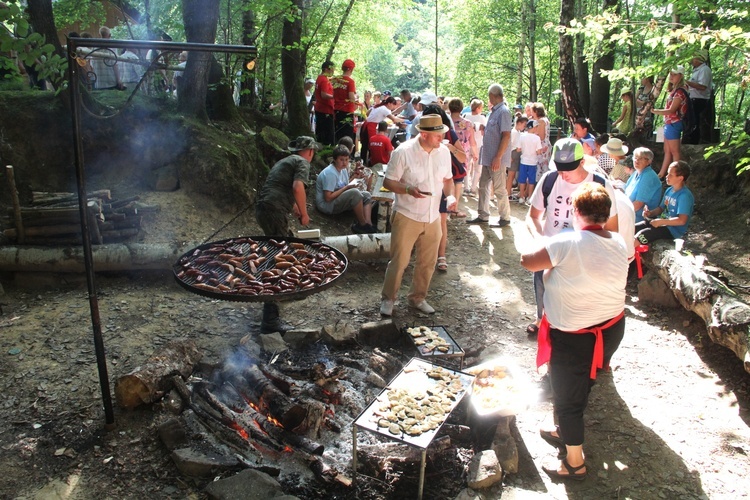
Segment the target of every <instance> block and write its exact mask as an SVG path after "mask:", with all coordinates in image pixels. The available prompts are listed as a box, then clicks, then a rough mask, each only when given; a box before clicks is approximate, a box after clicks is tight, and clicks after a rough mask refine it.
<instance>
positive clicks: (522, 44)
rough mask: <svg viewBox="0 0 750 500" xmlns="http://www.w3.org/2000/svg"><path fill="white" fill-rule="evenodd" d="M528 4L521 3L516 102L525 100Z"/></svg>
mask: <svg viewBox="0 0 750 500" xmlns="http://www.w3.org/2000/svg"><path fill="white" fill-rule="evenodd" d="M528 10H529V8H528V2H526V1H523V0H522V1H521V35H520V36H519V37H518V72H517V75H516V102H517V103H519V104H520V103H521V101H522V100H523V97H522V96H523V69H524V62H526V44H527V43H528V32H527V30H526V26H527V23H528V17H529V15H528Z"/></svg>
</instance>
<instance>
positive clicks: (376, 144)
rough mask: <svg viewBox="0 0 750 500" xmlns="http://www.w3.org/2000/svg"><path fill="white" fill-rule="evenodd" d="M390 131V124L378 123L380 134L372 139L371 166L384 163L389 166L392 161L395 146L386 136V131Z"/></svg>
mask: <svg viewBox="0 0 750 500" xmlns="http://www.w3.org/2000/svg"><path fill="white" fill-rule="evenodd" d="M386 130H388V122H386V121H382V122H380V123H378V133H377V134H375V135H373V136H372V137H370V145H369V146H370V158H369V162H370V166H372V165H377V164H378V163H382V164H383V165H387V164H388V162H389V161H391V152H392V151H393V144H391V140H390V139H389V138H388V136H387V135H385V131H386Z"/></svg>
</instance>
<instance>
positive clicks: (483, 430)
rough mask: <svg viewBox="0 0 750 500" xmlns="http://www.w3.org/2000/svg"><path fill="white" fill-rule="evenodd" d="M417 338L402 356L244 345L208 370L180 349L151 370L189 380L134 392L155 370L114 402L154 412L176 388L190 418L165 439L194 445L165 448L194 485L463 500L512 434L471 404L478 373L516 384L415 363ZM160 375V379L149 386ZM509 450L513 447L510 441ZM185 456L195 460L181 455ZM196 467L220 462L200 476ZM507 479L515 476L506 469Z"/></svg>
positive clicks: (405, 344)
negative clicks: (135, 403)
mask: <svg viewBox="0 0 750 500" xmlns="http://www.w3.org/2000/svg"><path fill="white" fill-rule="evenodd" d="M413 338H414V337H412V338H409V337H408V336H407V335H401V337H400V339H401V341H402V345H401V346H399V347H400V349H387V348H366V347H361V346H357V347H351V346H350V347H343V348H342V347H333V346H327V345H325V344H324V343H322V342H321V341H317V342H313V343H311V344H309V345H307V346H305V347H303V348H298V349H294V350H288V351H285V352H282V353H280V354H276V355H274V356H270V355H269V356H262V355H252V354H250V353H251V352H254V349H252V348H247V347H248V346H247V345H245V346H239V347H238V348H237V349H236V350H235V351H234V352H233V353H231V355H229V356H227V357H226V359H224V360H223V361H222V362H221V363H220V364H218V365H207V364H201V363H200V362H199V361H198V359H199V357H200V356H199V354H198V353H197V351H195V350H194V346H192V347H189V346H188V347H186V346H184V345H183V346H181V347H175V346H170V347H168V348H167V350H168V351H169V350H171V352H170V353H168V354H164V353H160V354H158V355H156V356H154V358H152V359H155V360H160V363H165V360H167V359H170V358H172V360H173V361H175V358H181V359H182V361H184V362H185V363H186V364H188V365H190V366H191V368H190V369H182V370H179V369H177V366H176V365H175V364H174V363H172V364H170V366H168V367H166V368H164V370H163V373H164V374H165V375H164V377H163V378H164V379H165V380H167V381H168V384H166V385H164V384H162V385H160V384H159V383H143V382H142V381H141V382H138V383H136V382H135V381H134V378H139V376H138V375H139V374H140V375H142V374H143V372H148V371H149V370H148V369H147V368H145V367H144V368H141V369H137V370H135V371H134V372H133V373H131V374H128V375H126V376H125V377H122V378H121V379H120V381H119V382H118V384H117V387H116V395H117V396H118V403H120V404H122V405H124V404H126V401H127V399H126V397H125V394H126V393H128V392H132V393H137V394H139V397H140V399H141V400H142V401H149V400H151V401H155V400H157V399H158V397H160V396H161V395H163V394H164V393H165V392H166V391H167V390H168V386H172V387H173V388H174V389H175V390H176V392H177V393H178V394H179V397H178V398H177V399H179V400H181V401H182V402H183V403H184V406H183V408H182V412H181V414H180V416H179V418H178V419H173V420H172V421H170V423H169V425H168V426H167V427H170V430H168V431H165V430H164V429H162V432H161V434H162V438H163V440H164V437H165V435H168V436H171V435H174V434H180V435H186V436H190V437H191V439H185V440H182V441H180V442H178V443H167V444H168V446H170V447H172V448H175V450H174V452H173V458H174V459H175V462H176V463H177V465H178V467H179V468H180V469H181V470H183V472H185V473H186V474H189V475H201V474H202V475H204V477H212V478H215V477H217V476H227V475H231V474H233V473H235V472H236V471H238V470H240V469H243V468H252V469H257V470H261V471H263V472H266V473H270V474H271V475H272V476H279V478H280V481H282V482H283V481H284V479H285V478H290V477H294V478H297V479H296V480H295V481H292V480H291V479H289V482H290V484H292V483H294V484H295V487H294V493H295V494H297V495H298V496H299V495H302V496H304V497H306V498H325V497H329V496H330V493H331V492H332V491H336V492H338V493H340V494H341V495H347V496H352V495H354V496H357V497H358V498H382V496H383V495H394V494H395V495H400V494H403V495H406V496H408V497H414V496H416V495H417V493H418V492H419V493H422V485H423V484H424V485H426V486H425V490H424V495H425V496H426V497H427V498H430V497H436V496H438V497H440V496H445V494H446V493H447V492H453V496H455V495H456V494H458V493H459V491H460V488H462V487H463V485H465V484H466V473H467V469H468V468H469V462H470V460H471V458H472V457H473V456H474V455H475V453H476V452H478V451H481V450H484V449H489V448H490V447H492V444H493V442H494V441H497V437H496V436H495V428H498V429H499V430H500V431H501V432H504V433H507V434H508V436H509V432H510V430H509V428H508V426H509V423H510V420H508V421H507V422H505V423H504V424H503V425H502V426H498V423H500V422H501V420H502V419H503V417H501V416H498V415H496V414H491V415H489V416H486V415H480V414H479V413H478V412H477V411H476V410H475V409H474V408H473V406H472V405H471V404H470V402H469V401H470V398H469V397H464V396H467V395H468V394H469V392H470V390H471V387H472V385H473V384H474V383H475V376H474V375H476V374H477V373H481V375H482V376H483V377H484V378H483V379H482V381H481V384H482V387H483V390H485V391H486V390H487V386H488V384H491V383H492V381H491V380H489V379H488V378H487V377H491V376H492V375H493V374H494V373H502V377H501V378H505V376H506V375H507V373H506V372H505V371H503V369H502V368H501V367H498V366H492V367H489V369H488V368H480V370H479V371H474V372H473V373H471V374H470V373H465V372H461V371H458V370H457V368H456V367H454V366H445V367H442V366H439V365H437V364H433V363H432V361H434V357H432V356H430V357H428V359H419V358H418V357H416V358H410V356H411V355H412V354H419V351H418V350H417V349H414V343H413ZM451 340H452V339H451ZM454 342H455V341H454ZM412 349H413V350H412ZM445 361H452V359H451V358H450V357H449V358H446V359H445ZM460 361H462V359H461V360H460ZM148 364H149V363H148V362H147V363H146V365H145V366H146V367H147V366H148ZM177 364H180V363H177ZM454 364H455V363H454ZM158 371H159V370H151V373H152V376H151V378H154V375H153V374H154V373H156V372H158ZM178 372H179V373H180V374H181V375H179V374H178V375H174V374H175V373H178ZM186 372H188V374H186ZM143 378H144V377H142V376H141V377H140V379H143ZM145 378H149V377H145ZM156 378H159V377H158V376H157V377H156ZM385 381H390V382H385ZM146 386H149V387H150V388H151V389H153V394H152V395H151V396H146V393H148V392H149V391H148V390H146V389H145V387H146ZM157 387H161V389H160V390H159V389H156V388H157ZM484 397H486V395H485V396H484ZM511 418H512V417H511ZM175 429H177V432H175ZM357 431H359V432H357ZM503 440H504V442H505V443H506V444H508V443H507V436H504V437H503ZM167 441H169V440H168V439H167V440H165V442H167ZM513 446H514V445H513ZM185 448H189V449H191V450H192V452H191V453H186V452H184V451H181V450H184V449H185ZM509 455H510V456H512V455H513V453H512V452H510V453H509ZM196 456H199V457H212V458H211V460H203V462H205V466H202V467H201V466H196V464H195V463H194V462H196V461H197V462H201V460H200V459H196V458H195V457H196ZM203 462H201V463H203ZM506 469H507V470H509V471H511V472H512V471H513V470H512V466H508V465H507V464H506ZM196 471H198V472H196ZM425 477H426V478H427V480H425V479H424V478H425ZM304 478H308V479H307V480H305V479H304ZM300 479H301V481H300ZM300 488H301V489H302V491H300Z"/></svg>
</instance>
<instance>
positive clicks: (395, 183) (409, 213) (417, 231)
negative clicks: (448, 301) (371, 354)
mask: <svg viewBox="0 0 750 500" xmlns="http://www.w3.org/2000/svg"><path fill="white" fill-rule="evenodd" d="M417 130H418V131H419V135H418V136H417V137H415V138H414V139H411V140H409V141H406V142H404V143H402V144H401V145H400V146H399V147H398V148H396V150H395V151H393V155H392V156H391V161H390V162H389V163H388V169H387V170H386V172H385V179H384V180H383V187H384V188H386V189H388V190H390V191H392V192H394V193H395V194H396V201H395V203H394V206H393V209H394V212H395V214H394V216H393V225H392V230H391V260H390V261H389V262H388V268H387V269H386V271H385V280H384V281H383V290H382V292H381V303H380V314H382V315H383V316H391V315H392V314H393V304H394V303H395V301H396V297H397V296H398V289H399V287H400V286H401V280H402V278H403V276H404V271H405V270H406V267H407V266H408V265H409V260H410V259H411V254H412V250H415V252H414V253H415V255H416V260H415V263H414V277H413V278H412V284H411V288H410V289H409V295H408V301H409V306H411V307H414V308H416V309H418V310H419V311H421V312H424V313H427V314H432V313H434V312H435V309H433V308H432V306H430V305H429V304H428V303H427V301H426V300H425V297H426V296H427V291H428V290H429V288H430V281H431V280H432V274H433V273H434V272H435V264H436V262H437V256H438V245H439V244H440V237H441V236H442V227H441V225H440V211H439V210H440V193H441V192H442V193H444V194H445V196H446V198H447V207H448V210H449V211H452V210H455V209H456V205H457V202H456V199H455V198H454V197H453V196H452V195H451V193H452V192H453V173H452V171H451V156H450V151H449V150H448V148H447V147H446V146H445V145H443V144H442V142H441V141H442V140H443V136H444V135H445V133H446V132H447V131H448V130H449V129H448V127H447V126H445V125H443V121H442V119H441V117H440V116H439V115H425V116H422V118H421V120H420V122H419V125H417Z"/></svg>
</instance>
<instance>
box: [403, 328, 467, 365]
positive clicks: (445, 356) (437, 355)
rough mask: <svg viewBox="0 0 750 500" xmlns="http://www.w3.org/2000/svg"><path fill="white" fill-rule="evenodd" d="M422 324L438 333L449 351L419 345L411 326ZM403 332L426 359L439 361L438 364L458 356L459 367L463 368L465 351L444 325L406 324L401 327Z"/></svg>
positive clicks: (446, 362) (445, 362)
mask: <svg viewBox="0 0 750 500" xmlns="http://www.w3.org/2000/svg"><path fill="white" fill-rule="evenodd" d="M421 326H426V327H427V328H429V329H430V330H432V331H434V332H435V333H437V334H438V336H439V337H440V338H441V339H443V340H444V341H446V342H447V343H448V344H447V347H448V351H447V352H441V351H438V350H437V349H432V350H431V349H430V348H429V346H427V345H417V343H416V341H417V339H416V338H414V337H412V335H411V334H410V333H409V331H408V330H409V328H419V327H421ZM401 332H402V333H403V334H404V335H406V337H408V339H409V341H410V342H411V343H412V345H413V346H414V348H415V349H416V350H417V353H418V354H419V356H420V357H421V358H425V359H426V360H429V361H430V362H433V363H437V364H443V365H444V366H445V364H449V363H448V360H451V361H452V360H453V359H454V358H458V361H459V366H458V369H459V370H462V369H463V361H464V355H465V351H464V350H463V349H462V348H461V346H459V345H458V342H456V339H454V338H453V337H452V336H451V334H450V333H448V330H447V329H446V328H445V327H444V326H442V325H432V326H430V325H418V326H410V327H409V326H405V327H403V328H401Z"/></svg>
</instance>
